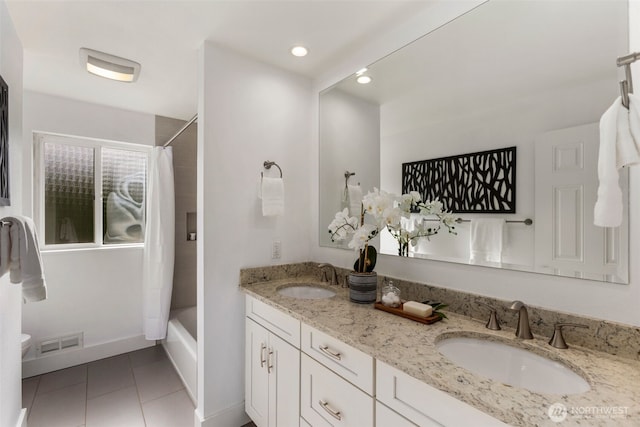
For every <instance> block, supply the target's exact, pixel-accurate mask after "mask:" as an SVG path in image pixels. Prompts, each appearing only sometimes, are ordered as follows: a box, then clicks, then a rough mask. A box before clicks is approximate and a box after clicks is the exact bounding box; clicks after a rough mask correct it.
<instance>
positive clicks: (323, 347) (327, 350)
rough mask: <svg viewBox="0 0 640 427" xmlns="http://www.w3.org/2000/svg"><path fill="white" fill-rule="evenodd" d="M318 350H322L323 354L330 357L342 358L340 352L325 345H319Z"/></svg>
mask: <svg viewBox="0 0 640 427" xmlns="http://www.w3.org/2000/svg"><path fill="white" fill-rule="evenodd" d="M320 350H322V352H323V353H324V354H327V355H329V356H330V357H332V358H334V359H336V360H342V355H341V354H340V353H338V352H335V351H333V350H331V349H330V348H329V347H327V346H326V345H321V346H320Z"/></svg>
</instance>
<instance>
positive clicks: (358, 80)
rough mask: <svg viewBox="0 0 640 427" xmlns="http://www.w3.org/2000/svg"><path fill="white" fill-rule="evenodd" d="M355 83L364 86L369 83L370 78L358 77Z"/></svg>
mask: <svg viewBox="0 0 640 427" xmlns="http://www.w3.org/2000/svg"><path fill="white" fill-rule="evenodd" d="M356 81H357V82H358V83H360V84H361V85H366V84H367V83H371V77H369V76H359V77H358V78H357V79H356Z"/></svg>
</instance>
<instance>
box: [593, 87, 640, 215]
mask: <svg viewBox="0 0 640 427" xmlns="http://www.w3.org/2000/svg"><path fill="white" fill-rule="evenodd" d="M639 107H640V99H638V98H637V97H636V96H634V95H632V94H629V109H628V110H627V109H626V108H624V106H623V105H622V102H621V100H620V97H618V98H617V99H616V100H615V102H614V103H613V105H611V107H609V109H607V111H605V113H604V114H603V115H602V118H601V119H600V148H599V151H598V180H599V181H600V183H599V185H598V198H597V201H596V204H595V207H594V210H593V217H594V221H593V222H594V224H595V225H597V226H600V227H618V226H620V224H621V223H622V191H621V190H620V184H619V182H618V178H619V174H618V169H620V168H622V167H623V166H628V165H632V164H636V163H638V162H640V146H639V144H638V142H640V114H639V113H638V108H639Z"/></svg>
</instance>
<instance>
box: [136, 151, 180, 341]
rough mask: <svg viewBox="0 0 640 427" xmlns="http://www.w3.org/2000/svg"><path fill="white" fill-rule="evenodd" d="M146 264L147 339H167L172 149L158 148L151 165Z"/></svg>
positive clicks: (172, 236) (172, 250)
mask: <svg viewBox="0 0 640 427" xmlns="http://www.w3.org/2000/svg"><path fill="white" fill-rule="evenodd" d="M147 206H148V210H147V225H146V229H145V244H144V260H143V268H144V270H143V298H144V335H145V338H146V339H148V340H160V339H163V338H165V337H166V335H167V322H168V320H169V309H170V307H171V290H172V288H173V263H174V254H175V194H174V186H173V152H172V149H171V147H167V148H163V147H154V149H153V151H152V153H151V162H150V165H149V190H148V204H147Z"/></svg>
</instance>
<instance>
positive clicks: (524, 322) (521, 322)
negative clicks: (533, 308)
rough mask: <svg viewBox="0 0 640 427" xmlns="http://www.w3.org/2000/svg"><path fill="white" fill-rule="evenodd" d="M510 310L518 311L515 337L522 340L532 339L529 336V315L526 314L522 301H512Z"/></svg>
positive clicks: (525, 307)
mask: <svg viewBox="0 0 640 427" xmlns="http://www.w3.org/2000/svg"><path fill="white" fill-rule="evenodd" d="M509 308H510V309H511V310H517V311H518V328H517V329H516V337H518V338H521V339H523V340H530V339H533V335H532V334H531V327H530V326H529V313H527V306H526V305H524V303H523V302H522V301H514V302H512V303H511V307H509Z"/></svg>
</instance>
